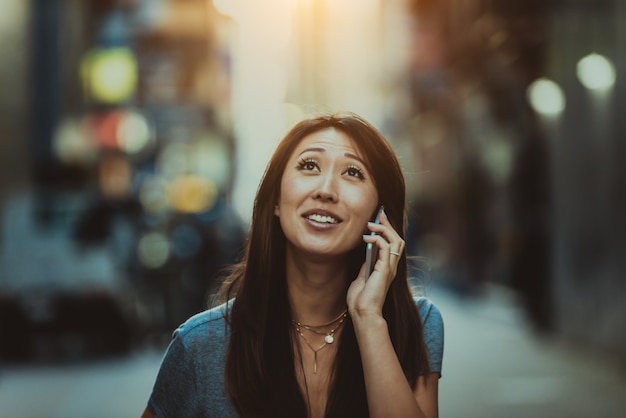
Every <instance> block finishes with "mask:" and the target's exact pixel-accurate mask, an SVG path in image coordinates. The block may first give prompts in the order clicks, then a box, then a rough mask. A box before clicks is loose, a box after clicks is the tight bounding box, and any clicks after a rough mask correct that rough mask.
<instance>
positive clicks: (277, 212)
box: [274, 203, 280, 216]
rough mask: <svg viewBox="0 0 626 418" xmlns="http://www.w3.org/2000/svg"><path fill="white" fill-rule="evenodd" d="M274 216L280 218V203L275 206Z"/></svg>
mask: <svg viewBox="0 0 626 418" xmlns="http://www.w3.org/2000/svg"><path fill="white" fill-rule="evenodd" d="M274 215H275V216H280V208H279V206H278V203H276V204H275V205H274Z"/></svg>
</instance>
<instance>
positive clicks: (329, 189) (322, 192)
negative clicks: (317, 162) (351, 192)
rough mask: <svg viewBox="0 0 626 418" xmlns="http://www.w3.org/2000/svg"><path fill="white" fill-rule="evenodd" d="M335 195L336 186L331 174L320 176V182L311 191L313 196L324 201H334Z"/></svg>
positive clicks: (335, 199)
mask: <svg viewBox="0 0 626 418" xmlns="http://www.w3.org/2000/svg"><path fill="white" fill-rule="evenodd" d="M337 197H338V195H337V188H336V185H335V179H334V177H333V176H332V175H325V176H320V182H319V183H318V186H317V188H316V189H315V191H314V192H313V198H314V199H316V200H323V201H326V202H336V201H337Z"/></svg>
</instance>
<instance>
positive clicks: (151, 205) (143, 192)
mask: <svg viewBox="0 0 626 418" xmlns="http://www.w3.org/2000/svg"><path fill="white" fill-rule="evenodd" d="M139 201H140V202H141V205H142V206H143V208H144V209H145V210H146V211H148V212H150V213H159V212H163V211H165V210H167V209H168V202H167V181H166V180H165V178H164V177H163V176H159V175H149V176H146V177H145V178H144V179H143V181H142V182H141V186H140V188H139Z"/></svg>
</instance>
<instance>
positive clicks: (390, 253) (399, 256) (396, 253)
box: [389, 251, 400, 257]
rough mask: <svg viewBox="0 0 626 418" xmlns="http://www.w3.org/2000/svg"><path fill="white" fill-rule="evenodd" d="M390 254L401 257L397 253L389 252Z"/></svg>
mask: <svg viewBox="0 0 626 418" xmlns="http://www.w3.org/2000/svg"><path fill="white" fill-rule="evenodd" d="M389 254H391V255H395V256H396V257H400V253H397V252H395V251H389Z"/></svg>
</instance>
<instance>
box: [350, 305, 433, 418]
mask: <svg viewBox="0 0 626 418" xmlns="http://www.w3.org/2000/svg"><path fill="white" fill-rule="evenodd" d="M351 315H352V321H353V324H354V329H355V333H356V337H357V341H358V344H359V349H360V352H361V359H362V362H363V374H364V377H365V387H366V392H367V402H368V406H369V410H370V416H371V417H386V418H387V417H420V418H422V417H424V418H436V417H438V385H439V374H438V373H430V374H428V375H426V376H420V377H419V378H418V381H417V385H416V386H415V390H414V391H413V390H411V387H410V386H409V383H408V382H407V380H406V378H405V376H404V373H403V371H402V367H401V366H400V362H399V360H398V357H397V356H396V353H395V350H394V348H393V345H392V344H391V339H390V337H389V332H388V330H387V322H386V321H385V320H384V319H383V318H382V316H368V315H359V314H357V315H356V316H355V315H354V314H351Z"/></svg>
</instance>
